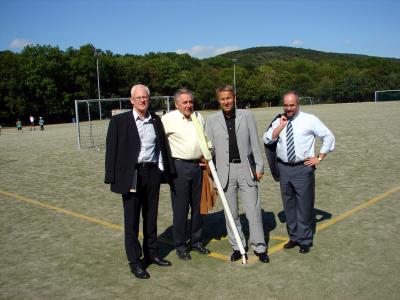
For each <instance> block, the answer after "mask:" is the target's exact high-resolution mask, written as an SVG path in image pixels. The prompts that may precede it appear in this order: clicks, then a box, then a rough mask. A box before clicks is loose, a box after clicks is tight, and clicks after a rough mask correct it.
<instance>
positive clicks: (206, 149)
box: [191, 113, 247, 264]
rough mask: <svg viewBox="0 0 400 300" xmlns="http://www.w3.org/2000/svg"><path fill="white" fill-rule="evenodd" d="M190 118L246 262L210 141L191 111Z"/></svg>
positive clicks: (243, 260)
mask: <svg viewBox="0 0 400 300" xmlns="http://www.w3.org/2000/svg"><path fill="white" fill-rule="evenodd" d="M191 118H192V121H193V125H194V127H195V129H196V133H197V137H198V141H199V145H200V149H201V152H202V153H203V156H204V158H205V159H206V160H207V161H208V166H209V167H210V170H211V174H212V176H213V179H214V182H215V184H216V186H217V189H218V194H219V197H220V198H221V201H222V204H223V206H224V210H225V214H226V216H227V217H228V222H229V224H230V225H231V228H232V231H233V235H234V236H235V239H236V242H237V244H238V246H239V251H240V254H242V263H243V264H246V263H247V261H246V251H245V250H244V246H243V243H242V240H241V238H240V235H239V231H238V229H237V227H236V224H235V221H234V220H233V217H232V212H231V210H230V208H229V205H228V202H227V201H226V197H225V193H224V189H223V188H222V186H221V182H220V181H219V177H218V174H217V170H216V169H215V165H214V162H213V160H212V155H211V152H210V149H211V148H212V145H211V142H210V141H209V139H208V137H207V136H206V134H205V132H204V129H203V126H202V125H201V124H200V122H199V120H198V119H197V117H196V113H193V114H192V115H191Z"/></svg>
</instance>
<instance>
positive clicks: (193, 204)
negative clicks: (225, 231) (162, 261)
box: [171, 160, 203, 250]
mask: <svg viewBox="0 0 400 300" xmlns="http://www.w3.org/2000/svg"><path fill="white" fill-rule="evenodd" d="M174 163H175V168H176V173H177V176H176V177H175V178H174V179H173V181H172V183H173V185H172V188H171V202H172V211H173V233H174V244H175V248H176V249H179V250H183V249H186V248H187V245H186V241H187V237H186V228H187V224H188V212H189V206H190V208H191V221H190V223H189V228H190V241H191V244H192V245H197V244H202V240H201V235H202V229H203V220H202V217H201V215H200V199H201V183H202V172H201V168H200V166H199V164H198V163H196V162H187V161H184V160H174Z"/></svg>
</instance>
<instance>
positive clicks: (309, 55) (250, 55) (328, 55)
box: [211, 46, 400, 66]
mask: <svg viewBox="0 0 400 300" xmlns="http://www.w3.org/2000/svg"><path fill="white" fill-rule="evenodd" d="M217 58H222V59H227V60H232V59H236V60H237V64H241V65H245V66H257V65H261V64H265V63H267V62H269V61H271V60H283V61H288V60H293V59H305V60H310V61H313V62H316V63H320V62H327V61H336V62H339V61H346V62H347V63H348V62H350V61H352V62H355V63H362V62H365V61H368V60H371V59H372V60H383V61H386V62H388V61H392V62H395V63H400V59H395V58H382V57H375V56H368V55H360V54H343V53H334V52H323V51H316V50H311V49H302V48H293V47H281V46H279V47H254V48H248V49H244V50H238V51H232V52H228V53H224V54H221V55H219V56H217ZM211 59H212V58H211Z"/></svg>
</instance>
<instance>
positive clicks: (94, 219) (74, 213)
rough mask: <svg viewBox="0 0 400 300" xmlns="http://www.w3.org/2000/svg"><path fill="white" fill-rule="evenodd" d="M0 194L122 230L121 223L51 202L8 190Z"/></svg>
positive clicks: (0, 191)
mask: <svg viewBox="0 0 400 300" xmlns="http://www.w3.org/2000/svg"><path fill="white" fill-rule="evenodd" d="M0 194H1V195H4V196H8V197H11V198H15V199H17V200H20V201H23V202H27V203H30V204H33V205H37V206H40V207H43V208H47V209H50V210H54V211H56V212H58V213H62V214H64V215H67V216H72V217H76V218H78V219H81V220H85V221H89V222H92V223H95V224H100V225H103V226H105V227H108V228H112V229H117V230H123V227H122V226H121V225H117V224H113V223H110V222H106V221H102V220H99V219H96V218H93V217H89V216H86V215H82V214H80V213H76V212H73V211H70V210H67V209H64V208H60V207H57V206H54V205H51V204H47V203H44V202H41V201H38V200H33V199H30V198H27V197H24V196H21V195H18V194H15V193H10V192H6V191H2V190H0Z"/></svg>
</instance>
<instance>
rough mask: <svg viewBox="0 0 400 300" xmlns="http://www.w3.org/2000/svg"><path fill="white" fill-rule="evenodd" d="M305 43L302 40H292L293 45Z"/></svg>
mask: <svg viewBox="0 0 400 300" xmlns="http://www.w3.org/2000/svg"><path fill="white" fill-rule="evenodd" d="M303 44H304V42H303V41H301V40H294V41H293V42H292V45H293V46H301V45H303Z"/></svg>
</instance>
